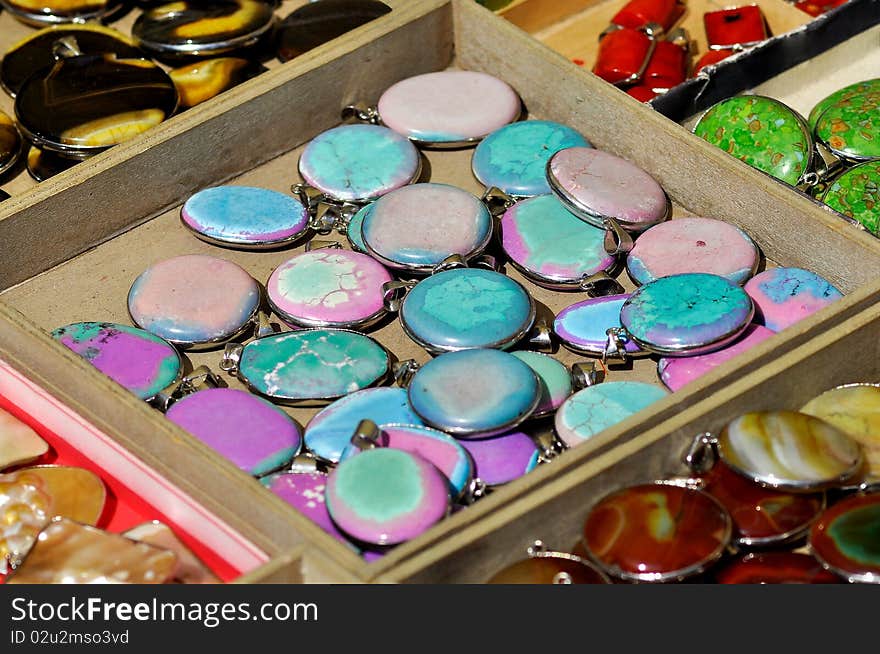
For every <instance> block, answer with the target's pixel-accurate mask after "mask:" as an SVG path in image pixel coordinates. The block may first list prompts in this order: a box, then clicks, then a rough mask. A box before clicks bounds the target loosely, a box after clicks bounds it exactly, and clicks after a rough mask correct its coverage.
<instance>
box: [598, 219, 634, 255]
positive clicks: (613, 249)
mask: <svg viewBox="0 0 880 654" xmlns="http://www.w3.org/2000/svg"><path fill="white" fill-rule="evenodd" d="M602 224H603V225H604V226H605V230H606V231H605V251H606V252H607V253H608V254H611V255H614V256H617V255H618V254H627V253H629V251H630V250H632V249H633V239H632V236H630V235H629V232H627V231H626V230H625V229H624V228H623V227H621V226H620V223H619V222H617V221H616V220H614V219H613V218H605V219H604V220H603V221H602Z"/></svg>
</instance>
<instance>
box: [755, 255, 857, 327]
mask: <svg viewBox="0 0 880 654" xmlns="http://www.w3.org/2000/svg"><path fill="white" fill-rule="evenodd" d="M745 291H746V293H748V294H749V296H750V297H751V298H752V301H753V302H754V303H755V318H756V321H757V322H762V323H763V324H764V326H765V327H767V329H771V330H773V331H774V332H778V331H781V330H783V329H785V328H786V327H790V326H791V325H793V324H795V323H796V322H799V321H801V320H803V319H804V318H806V317H807V316H810V315H812V314H814V313H816V312H817V311H819V310H820V309H824V308H825V307H827V306H829V305H830V304H833V303H834V302H836V301H837V300H839V299H840V298H841V297H843V294H842V293H841V292H840V291H838V290H837V289H836V288H835V287H834V286H832V285H831V283H830V282H828V281H827V280H826V279H824V278H823V277H821V276H819V275H817V274H816V273H814V272H810V271H809V270H803V269H801V268H771V269H770V270H765V271H764V272H762V273H760V274H758V275H755V276H754V277H753V278H752V279H750V280H749V281H748V283H746V285H745Z"/></svg>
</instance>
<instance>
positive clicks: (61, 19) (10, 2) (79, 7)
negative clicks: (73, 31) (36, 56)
mask: <svg viewBox="0 0 880 654" xmlns="http://www.w3.org/2000/svg"><path fill="white" fill-rule="evenodd" d="M121 4H122V3H121V2H119V1H118V0H40V1H39V2H34V1H33V0H0V5H2V6H3V8H4V9H5V10H6V11H8V12H9V13H10V14H11V15H12V16H15V17H16V18H18V19H19V20H20V21H22V22H24V23H27V24H28V25H33V26H35V27H41V26H43V25H51V24H53V23H85V22H86V21H89V20H101V19H102V18H105V17H107V16H109V15H110V14H112V13H113V12H114V11H116V10H117V9H119V8H120V5H121Z"/></svg>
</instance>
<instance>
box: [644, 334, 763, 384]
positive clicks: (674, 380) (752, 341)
mask: <svg viewBox="0 0 880 654" xmlns="http://www.w3.org/2000/svg"><path fill="white" fill-rule="evenodd" d="M774 334H775V332H772V331H770V330H769V329H767V328H766V327H761V325H749V326H748V327H747V328H746V330H745V331H744V332H743V335H742V336H741V337H740V338H739V339H738V340H737V341H736V342H734V343H733V344H732V345H728V346H727V347H725V348H722V349H720V350H716V351H715V352H710V353H709V354H699V355H697V356H693V357H662V358H661V359H660V361H658V362H657V373H658V374H659V375H660V380H661V381H662V382H663V383H664V384H665V385H666V388H668V389H669V390H671V391H677V390H680V389H681V388H683V387H684V386H686V385H687V384H689V383H691V382H692V381H694V380H695V379H699V378H700V377H702V376H703V375H705V374H706V373H709V372H712V371H713V370H715V368H717V367H718V366H720V365H721V364H723V363H727V362H728V361H730V360H731V359H733V358H734V357H738V356H739V355H740V354H742V353H743V352H747V351H748V350H750V349H752V348H753V347H755V346H756V345H758V344H759V343H763V342H764V341H766V340H767V339H768V338H770V337H771V336H773V335H774Z"/></svg>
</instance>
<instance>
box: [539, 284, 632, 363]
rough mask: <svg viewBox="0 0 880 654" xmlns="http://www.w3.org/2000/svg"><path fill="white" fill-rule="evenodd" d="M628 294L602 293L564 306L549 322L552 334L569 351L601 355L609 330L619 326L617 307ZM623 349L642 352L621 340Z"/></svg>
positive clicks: (630, 351) (605, 345)
mask: <svg viewBox="0 0 880 654" xmlns="http://www.w3.org/2000/svg"><path fill="white" fill-rule="evenodd" d="M629 297H630V296H629V294H624V295H606V296H604V297H597V298H593V299H590V300H584V301H583V302H577V303H575V304H572V305H571V306H568V307H566V308H565V309H563V310H562V311H560V312H559V313H558V314H557V315H556V319H555V320H554V321H553V333H554V334H556V336H558V337H559V340H560V341H561V342H562V344H563V345H564V346H565V347H567V348H568V349H569V350H572V351H574V352H578V353H579V354H588V355H590V356H602V355H603V354H604V353H605V349H606V347H607V346H608V334H607V331H608V330H609V329H619V328H620V310H621V308H623V303H624V302H626V301H627V300H628V299H629ZM625 348H626V352H627V354H629V355H637V354H639V353H641V352H642V350H641V349H640V348H639V346H638V345H636V344H635V343H634V342H633V341H630V340H627V341H626V342H625Z"/></svg>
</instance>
